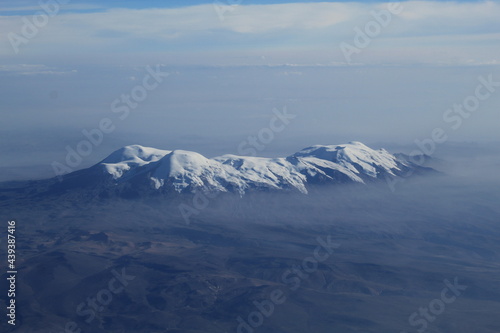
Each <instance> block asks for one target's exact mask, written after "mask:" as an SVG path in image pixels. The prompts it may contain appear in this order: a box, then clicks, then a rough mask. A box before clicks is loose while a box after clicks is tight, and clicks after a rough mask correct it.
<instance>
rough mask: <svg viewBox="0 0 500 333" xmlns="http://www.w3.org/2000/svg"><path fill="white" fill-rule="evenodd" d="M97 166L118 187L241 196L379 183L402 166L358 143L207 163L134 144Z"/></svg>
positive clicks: (382, 152)
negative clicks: (321, 183)
mask: <svg viewBox="0 0 500 333" xmlns="http://www.w3.org/2000/svg"><path fill="white" fill-rule="evenodd" d="M100 165H102V166H103V168H104V171H105V172H106V173H108V174H110V175H111V176H112V177H113V179H114V180H115V181H117V182H120V181H124V180H126V179H131V178H133V177H134V176H136V175H140V174H141V175H144V174H146V175H147V177H148V178H149V179H150V181H151V186H152V187H153V188H155V189H160V188H162V187H165V186H171V187H173V189H175V190H176V191H178V192H182V191H184V190H186V189H189V190H194V189H203V190H208V191H222V192H227V191H235V192H239V193H240V194H243V193H245V192H246V191H247V190H248V189H250V188H261V189H286V188H291V189H297V190H299V191H300V192H302V193H307V189H306V185H307V183H308V182H309V181H310V180H311V179H315V178H318V177H319V178H318V179H323V180H330V181H335V180H336V178H339V176H343V177H347V178H348V179H349V180H351V181H353V182H358V183H364V180H363V178H364V179H366V177H369V178H377V177H378V176H379V175H380V173H381V172H384V173H387V174H389V175H394V171H396V170H400V167H401V166H406V164H405V163H404V162H401V161H398V160H397V158H396V157H395V156H394V155H392V154H390V153H389V152H387V151H386V150H383V149H380V150H373V149H371V148H369V147H367V146H365V145H364V144H362V143H360V142H350V143H348V144H342V145H327V146H322V145H316V146H312V147H308V148H305V149H303V150H301V151H299V152H297V153H295V154H293V155H291V156H289V157H286V158H263V157H249V156H237V155H223V156H220V157H215V158H211V159H209V158H206V157H204V156H203V155H200V154H198V153H196V152H191V151H185V150H174V151H169V150H160V149H155V148H149V147H142V146H139V145H132V146H126V147H124V148H121V149H119V150H117V151H115V152H114V153H112V154H111V155H109V156H108V157H107V158H106V159H104V160H103V161H102V162H101V163H100Z"/></svg>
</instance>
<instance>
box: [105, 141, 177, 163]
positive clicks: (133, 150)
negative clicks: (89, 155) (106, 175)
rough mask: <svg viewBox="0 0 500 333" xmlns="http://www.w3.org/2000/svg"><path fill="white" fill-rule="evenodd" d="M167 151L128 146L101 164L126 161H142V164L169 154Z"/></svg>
mask: <svg viewBox="0 0 500 333" xmlns="http://www.w3.org/2000/svg"><path fill="white" fill-rule="evenodd" d="M169 153H170V151H169V150H160V149H156V148H150V147H143V146H140V145H130V146H125V147H123V148H120V149H118V150H116V151H114V152H113V153H111V155H109V156H108V157H106V158H105V159H104V160H103V161H102V162H101V163H120V162H126V161H136V160H142V161H144V162H152V161H155V160H156V161H157V160H159V159H160V158H162V157H163V156H165V155H166V154H169Z"/></svg>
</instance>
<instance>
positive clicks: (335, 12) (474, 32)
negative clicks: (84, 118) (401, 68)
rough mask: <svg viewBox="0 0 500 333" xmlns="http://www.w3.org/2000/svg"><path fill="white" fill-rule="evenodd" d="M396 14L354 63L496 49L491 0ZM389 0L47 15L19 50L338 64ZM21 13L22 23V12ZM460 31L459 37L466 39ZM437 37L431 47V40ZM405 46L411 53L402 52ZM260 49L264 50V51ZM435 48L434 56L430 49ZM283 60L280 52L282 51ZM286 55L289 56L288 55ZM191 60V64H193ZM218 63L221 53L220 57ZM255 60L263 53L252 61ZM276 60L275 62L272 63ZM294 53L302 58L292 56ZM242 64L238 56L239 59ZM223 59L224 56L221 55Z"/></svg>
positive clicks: (2, 48)
mask: <svg viewBox="0 0 500 333" xmlns="http://www.w3.org/2000/svg"><path fill="white" fill-rule="evenodd" d="M402 4H403V6H404V10H403V12H402V13H401V14H400V15H398V17H397V18H396V19H394V20H393V21H392V22H391V24H390V25H389V26H388V27H386V28H384V30H383V31H382V33H381V34H380V35H379V36H377V38H375V39H376V40H374V41H373V42H372V43H371V45H370V47H369V48H367V49H366V50H363V54H361V55H360V57H359V59H357V60H356V62H363V63H370V62H377V63H378V62H384V58H386V59H391V60H390V62H391V63H392V62H396V63H397V62H422V60H423V62H429V63H432V62H436V63H442V62H443V61H446V60H447V59H446V57H449V54H450V52H455V51H458V50H467V48H468V47H471V46H473V47H474V49H473V50H469V51H464V52H466V54H464V55H463V57H462V56H460V55H458V58H460V62H464V61H466V60H464V59H475V60H474V61H476V62H477V63H486V62H488V63H494V62H495V61H498V59H499V55H500V43H498V41H499V37H498V35H497V34H496V33H497V31H500V21H499V20H498V17H500V4H499V3H496V2H492V1H486V2H474V3H458V2H438V1H434V2H431V1H409V2H403V3H402ZM386 6H387V4H380V3H379V4H367V3H296V4H279V5H240V6H235V7H233V8H232V10H230V11H227V12H226V13H225V15H224V20H220V18H219V16H218V14H217V12H216V10H215V8H214V6H212V5H200V6H191V7H184V8H170V9H165V8H164V9H140V10H139V9H110V10H106V11H103V12H94V13H61V14H59V15H57V16H55V17H52V18H50V20H49V22H48V24H47V25H46V26H44V27H41V28H40V29H39V30H40V31H39V33H38V34H37V36H36V37H35V38H33V39H32V40H31V39H30V41H29V43H28V44H26V45H21V46H20V49H21V52H20V53H21V56H23V55H25V56H33V57H36V56H38V55H54V56H61V55H64V56H81V55H82V54H86V55H88V56H89V57H96V58H98V57H99V56H102V55H104V54H108V55H109V54H117V55H127V54H137V53H142V54H143V55H146V54H151V55H154V54H157V55H160V54H164V53H166V52H168V53H169V55H178V58H180V59H187V58H192V59H193V60H192V61H193V62H198V63H205V61H207V59H209V58H217V54H219V57H221V56H222V57H225V56H226V55H228V54H231V55H232V57H233V60H234V61H238V60H236V59H238V58H239V59H242V56H247V55H248V54H250V53H252V52H254V51H255V52H258V53H261V55H262V53H265V54H266V56H267V58H269V59H271V58H273V55H275V56H274V58H275V59H276V61H275V62H274V63H276V62H277V63H280V62H281V63H285V62H297V63H304V62H305V63H323V64H332V63H339V62H343V59H342V57H340V55H339V44H340V43H341V42H348V43H352V41H353V38H354V31H353V29H354V28H355V27H360V28H363V27H364V24H366V23H367V22H368V21H370V20H373V18H372V17H371V16H370V11H372V10H380V9H382V8H385V7H386ZM26 18H28V19H30V16H27V17H26ZM23 24H24V23H23V21H22V19H21V17H20V16H0V29H1V31H4V32H14V33H17V34H20V33H21V30H22V28H23ZM6 36H7V34H3V35H2V37H1V38H2V39H1V40H0V56H3V57H12V56H13V51H12V48H11V47H10V45H9V41H8V40H7V38H6ZM464 36H465V37H464ZM437 40H439V43H436V41H437ZM405 48H408V49H410V48H411V49H412V52H411V53H410V52H406V51H405ZM263 50H264V51H266V52H262V51H263ZM433 51H437V52H433ZM287 53H289V54H291V56H285V57H283V56H282V55H283V54H287ZM294 55H295V56H296V57H295V58H294ZM196 59H197V60H196ZM221 59H222V58H221ZM256 59H259V60H258V61H260V63H262V61H263V60H262V57H261V56H259V57H256ZM279 59H281V60H279ZM299 59H300V60H299ZM240 61H241V60H240ZM221 63H224V60H221Z"/></svg>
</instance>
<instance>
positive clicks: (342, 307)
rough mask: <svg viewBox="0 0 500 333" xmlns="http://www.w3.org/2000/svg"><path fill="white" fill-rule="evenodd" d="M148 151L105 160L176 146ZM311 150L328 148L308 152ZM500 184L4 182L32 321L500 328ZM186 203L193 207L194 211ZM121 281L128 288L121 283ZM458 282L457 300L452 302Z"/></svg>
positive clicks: (24, 322)
mask: <svg viewBox="0 0 500 333" xmlns="http://www.w3.org/2000/svg"><path fill="white" fill-rule="evenodd" d="M135 148H137V149H131V148H130V147H128V148H125V149H123V150H120V151H119V153H118V154H115V153H114V154H111V156H110V158H109V159H106V160H104V161H103V163H104V162H105V164H106V163H109V164H108V167H109V165H111V164H112V166H113V167H115V166H116V163H119V162H117V161H118V160H120V159H121V158H122V157H123V156H125V155H127V156H125V157H126V159H125V160H126V163H125V164H128V163H131V162H130V159H131V158H132V157H133V158H135V157H138V156H139V157H140V158H141V160H143V161H145V162H149V163H147V164H144V165H148V164H150V163H155V162H154V160H158V161H159V160H161V159H162V158H164V157H162V156H160V155H162V154H164V153H165V154H164V155H163V156H167V155H168V154H170V153H169V152H161V154H157V153H158V151H157V150H154V151H152V150H148V149H147V148H142V152H141V149H140V148H138V147H135ZM311 151H314V152H315V153H314V154H315V155H317V156H322V157H324V154H326V155H328V154H329V153H325V151H320V152H318V151H317V149H306V150H304V151H302V153H300V154H298V155H304V154H307V155H308V156H310V155H311ZM129 153H131V155H130V154H129ZM330 153H331V151H330ZM111 162H112V163H111ZM136 162H137V164H142V163H143V162H141V161H136ZM99 165H101V164H99ZM99 168H100V169H99V170H101V171H103V170H106V165H104V166H103V165H101V166H100V167H99ZM137 168H140V166H137ZM113 170H115V169H113ZM83 171H86V170H82V171H81V172H83ZM87 171H88V170H87ZM125 173H126V172H125ZM68 176H70V175H68ZM73 176H79V173H78V172H77V173H76V175H73ZM107 176H108V177H110V179H113V175H112V174H108V175H107ZM122 177H123V175H122ZM120 178H121V177H119V178H117V179H120ZM141 179H142V178H141ZM63 183H64V182H63ZM110 184H112V183H110ZM499 185H500V180H499V178H498V176H497V174H496V172H495V169H494V168H491V167H490V166H488V165H486V166H485V167H484V168H482V169H477V173H476V174H475V175H467V176H463V175H443V174H440V175H437V174H435V173H432V174H428V175H422V176H421V177H406V178H401V179H400V182H397V183H396V184H395V187H394V188H393V189H392V190H391V188H390V187H389V186H388V184H387V183H386V182H385V181H381V182H372V183H369V184H364V183H361V182H349V183H336V184H330V186H327V185H325V184H317V185H314V186H309V187H308V194H307V195H305V194H304V193H301V192H300V191H284V190H278V191H249V192H246V193H245V195H244V196H240V195H239V194H238V193H232V192H220V193H219V192H217V193H219V194H217V195H207V196H204V197H197V196H196V193H184V192H182V193H178V192H176V191H175V190H174V191H173V192H171V193H172V194H173V195H171V196H149V195H148V196H139V197H134V198H131V197H123V196H108V197H98V198H96V200H83V199H85V198H86V197H82V196H81V193H78V194H77V192H78V191H76V190H75V189H73V190H72V191H69V190H68V192H65V193H64V194H63V195H61V194H59V195H36V194H35V195H31V196H30V195H28V196H25V195H20V194H19V193H18V194H13V195H11V194H12V193H13V192H14V191H15V189H14V188H12V187H10V189H6V188H5V187H3V189H2V195H4V196H9V195H10V199H9V200H3V201H0V209H1V212H2V216H4V217H9V218H10V219H12V218H15V219H16V221H18V228H19V229H18V230H17V235H18V237H19V243H18V244H19V258H20V262H19V271H20V272H22V274H19V275H18V277H19V280H18V284H19V294H18V298H17V299H18V301H19V303H20V304H23V306H22V308H21V309H20V311H19V317H18V318H19V325H20V326H19V327H21V328H22V330H20V331H19V332H27V333H32V332H33V333H41V332H57V333H60V332H64V331H65V328H67V327H70V328H74V331H78V329H80V330H81V331H82V332H96V333H100V332H144V333H146V332H148V333H151V332H158V333H159V332H164V331H165V328H168V330H170V331H174V332H188V333H195V332H196V333H198V332H221V331H222V332H224V331H225V332H236V333H242V332H244V333H248V332H269V333H271V332H273V333H274V332H286V333H290V332H291V333H303V332H315V333H327V332H332V331H339V332H345V333H350V332H360V331H362V332H370V333H386V332H418V330H423V329H424V327H425V331H426V332H433V333H443V332H459V333H468V332H471V331H480V332H485V333H496V332H497V330H496V327H499V325H500V322H499V321H498V319H497V318H498V316H496V313H498V311H500V288H499V287H498V283H497V279H496V276H498V274H499V273H500V271H499V268H498V265H497V264H496V262H498V261H499V260H500V255H499V253H500V247H499V245H498V244H500V232H499V231H498V221H499V216H500V208H499V206H498V202H499V199H500V194H499V192H498V188H499V187H498V186H499ZM84 189H85V187H84ZM152 190H155V189H154V187H153V188H152ZM9 193H10V194H9ZM23 193H24V192H23ZM181 206H182V207H185V206H188V207H191V208H192V212H191V214H190V216H189V220H186V219H185V216H183V215H182V213H181V211H180V209H179V207H181ZM27 208H29V209H27ZM4 214H5V215H4ZM322 244H323V245H322ZM315 251H317V252H315ZM318 251H319V252H318ZM315 253H318V255H320V257H321V260H318V259H314V258H320V257H315ZM323 259H324V260H323ZM117 276H118V277H120V278H121V279H122V280H120V279H118V278H117ZM113 279H115V281H118V282H116V283H115V282H113V284H112V288H114V289H113V290H115V291H117V290H120V292H117V293H113V292H110V290H111V289H109V288H110V287H109V284H110V281H112V280H113ZM119 281H122V282H119ZM446 281H448V282H446ZM447 283H449V284H451V285H452V286H453V285H454V284H456V285H457V286H458V288H460V289H457V290H455V291H456V294H455V293H453V291H451V290H450V289H449V287H447V286H448V284H447ZM121 287H123V289H121ZM445 288H448V289H446V291H445V296H446V297H448V298H449V299H453V301H452V302H451V301H450V302H449V303H444V302H443V304H445V308H444V309H443V311H442V312H440V311H438V310H439V309H441V308H437V307H436V308H433V306H437V304H438V301H435V300H436V299H437V300H441V292H442V291H443V290H444V289H445ZM276 290H279V292H277V291H276ZM281 293H282V294H281ZM278 294H279V295H280V297H279V298H276V297H275V296H276V295H278ZM109 295H111V298H109V297H108V298H106V296H109ZM273 295H274V296H273ZM272 299H275V300H278V303H272V304H273V305H272V311H271V306H270V305H269V304H271V303H269V301H271V302H272ZM5 300H6V299H5V296H3V295H2V296H1V297H0V304H1V305H2V306H4V305H5ZM92 300H94V301H92ZM92 302H95V304H94V305H92ZM439 304H441V303H439ZM42 305H43V306H42ZM421 308H422V309H424V310H425V309H427V311H428V315H429V316H432V317H431V318H432V319H433V320H432V321H431V320H428V319H426V316H425V313H423V312H422V313H421V312H420V310H419V309H421ZM431 310H432V312H431ZM415 313H416V314H415ZM435 313H437V315H436V314H435ZM266 314H267V315H266ZM260 318H262V320H261V319H260ZM67 325H69V326H67ZM4 328H5V330H6V331H12V330H11V328H10V327H7V326H5V325H4V326H2V329H4ZM13 332H17V331H15V330H14V331H13Z"/></svg>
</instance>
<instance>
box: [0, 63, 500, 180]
mask: <svg viewBox="0 0 500 333" xmlns="http://www.w3.org/2000/svg"><path fill="white" fill-rule="evenodd" d="M150 66H151V67H152V68H155V67H156V64H150ZM6 68H7V67H6ZM4 69H5V68H4ZM161 70H162V71H163V72H168V73H169V76H168V77H165V78H164V80H163V82H161V83H160V84H159V86H158V87H157V88H156V89H154V90H152V91H150V92H148V95H147V98H146V99H145V100H144V101H142V102H140V103H138V106H137V107H136V108H135V109H133V110H131V112H130V114H129V116H128V117H127V118H126V119H123V120H121V119H120V118H119V115H120V114H118V113H113V112H112V108H111V104H112V102H113V101H114V100H115V99H117V98H120V97H121V95H122V94H130V92H131V91H132V89H133V88H134V87H136V86H137V85H138V84H139V85H140V84H141V82H142V79H143V78H144V77H145V76H146V75H147V74H148V72H147V70H146V66H135V67H131V66H129V67H127V66H106V67H104V66H102V67H99V66H76V65H75V66H71V65H68V66H67V67H64V66H60V65H59V66H57V65H54V66H53V67H50V66H49V67H48V68H45V67H44V66H40V67H36V66H35V67H30V66H26V67H25V68H23V67H8V70H4V71H3V72H2V73H1V76H0V101H1V103H2V105H1V109H0V112H1V116H2V122H1V123H0V135H1V136H0V155H1V156H2V159H1V165H0V168H1V169H0V170H1V171H2V172H1V176H0V180H12V179H30V178H44V177H51V176H53V175H54V173H53V172H52V168H51V166H50V164H51V163H52V162H53V161H61V162H63V161H64V158H65V156H66V149H65V148H66V146H67V145H69V146H71V147H73V148H75V147H76V145H77V144H78V143H79V142H80V141H81V140H85V137H84V136H83V134H82V130H92V129H93V128H96V127H97V126H98V124H99V122H100V121H101V119H103V118H109V119H111V120H112V121H113V123H114V125H115V127H116V129H115V130H114V131H113V132H112V133H109V134H105V135H104V139H103V142H102V144H100V145H98V146H97V147H93V151H92V154H90V155H89V156H86V157H84V159H83V162H82V163H81V166H79V168H80V167H81V168H83V167H86V166H90V165H92V164H94V163H96V162H98V161H99V160H101V159H102V158H104V157H105V156H107V155H108V154H109V153H111V152H112V151H114V150H116V149H118V148H120V147H122V146H124V145H129V144H141V145H144V146H152V147H155V148H160V149H186V150H194V151H197V152H199V153H201V154H204V155H206V156H208V157H211V156H215V155H221V154H225V153H236V154H237V153H238V145H239V144H240V143H241V142H242V141H243V140H246V139H247V137H248V136H251V135H253V136H255V135H257V134H258V133H259V131H260V130H261V129H262V128H265V127H268V126H269V121H270V119H271V118H272V117H273V109H278V110H283V109H284V108H286V109H287V112H288V113H290V114H293V115H296V118H294V119H293V120H291V121H290V124H288V125H287V126H286V128H285V129H284V130H283V131H281V132H279V133H275V136H274V139H273V140H272V141H271V142H270V143H268V144H266V145H265V147H264V148H263V149H262V150H261V151H260V152H259V154H260V155H262V156H286V155H288V154H291V153H293V152H295V151H298V150H299V149H301V148H303V147H305V146H309V145H313V144H339V143H345V142H348V141H352V140H357V141H362V142H364V143H366V144H368V145H372V146H373V147H374V148H378V147H381V146H383V147H386V148H388V149H390V150H392V151H394V152H397V151H408V152H411V150H412V148H414V147H415V143H414V140H416V139H418V140H423V139H426V138H430V136H431V132H432V130H433V129H434V128H436V127H440V128H443V130H444V131H445V133H446V135H447V140H446V142H445V143H444V144H440V145H438V146H439V147H441V148H442V147H445V146H447V145H449V144H450V143H452V142H459V143H463V142H464V141H468V142H479V143H488V142H490V147H496V146H497V145H496V144H494V143H495V142H498V141H499V140H500V134H499V132H498V123H499V122H500V114H499V113H498V110H499V107H500V91H498V92H494V93H492V94H491V97H489V98H488V99H486V100H485V101H481V104H480V106H479V108H478V109H477V111H475V112H474V113H471V115H470V117H468V118H466V119H463V121H462V122H461V123H460V126H459V127H458V128H457V129H454V128H452V125H454V123H451V122H445V121H444V120H443V114H444V113H445V111H446V110H447V109H449V108H451V107H452V106H453V105H454V104H459V103H462V102H463V101H464V99H465V98H467V97H468V96H469V95H473V94H474V91H475V88H476V86H477V85H478V84H479V81H478V77H480V76H483V77H485V78H487V77H488V75H492V77H493V80H494V81H497V80H498V78H500V71H499V70H498V67H495V66H470V67H437V66H421V67H416V66H398V67H377V66H359V67H349V66H348V67H324V66H312V67H311V66H276V67H270V66H250V67H248V66H247V67H210V66H208V67H207V66H205V67H202V66H198V67H193V66H191V67H173V66H164V67H161ZM441 148H440V149H437V151H436V153H440V150H441V152H442V150H443V149H441Z"/></svg>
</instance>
